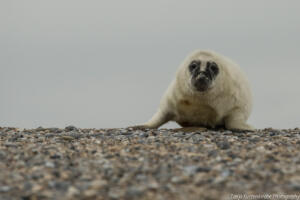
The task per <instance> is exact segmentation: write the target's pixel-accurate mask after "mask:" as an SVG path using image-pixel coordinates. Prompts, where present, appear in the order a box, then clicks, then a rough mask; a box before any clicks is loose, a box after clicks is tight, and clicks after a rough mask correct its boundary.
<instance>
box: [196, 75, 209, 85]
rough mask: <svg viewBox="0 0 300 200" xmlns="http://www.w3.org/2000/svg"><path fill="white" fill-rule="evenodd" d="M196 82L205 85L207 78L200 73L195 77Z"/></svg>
mask: <svg viewBox="0 0 300 200" xmlns="http://www.w3.org/2000/svg"><path fill="white" fill-rule="evenodd" d="M197 80H198V81H199V83H201V84H206V83H207V82H208V78H207V77H206V76H205V75H204V74H203V73H200V74H199V75H198V77H197Z"/></svg>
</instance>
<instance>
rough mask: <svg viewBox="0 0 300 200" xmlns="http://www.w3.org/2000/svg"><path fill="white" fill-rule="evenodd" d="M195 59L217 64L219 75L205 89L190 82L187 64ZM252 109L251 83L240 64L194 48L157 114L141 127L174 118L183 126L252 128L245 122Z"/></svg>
mask: <svg viewBox="0 0 300 200" xmlns="http://www.w3.org/2000/svg"><path fill="white" fill-rule="evenodd" d="M194 59H199V60H201V61H204V62H206V61H214V62H215V63H217V65H218V66H219V74H218V75H217V77H216V79H215V80H214V81H213V83H212V87H211V88H210V89H209V90H208V91H206V92H198V91H196V90H195V89H194V88H193V86H192V84H191V81H190V80H191V75H190V73H189V70H188V66H189V64H190V63H191V61H192V60H194ZM251 110H252V94H251V90H250V86H249V83H248V80H247V78H246V76H245V75H244V73H243V72H242V71H241V69H240V67H239V66H238V65H237V64H235V63H234V62H233V61H231V60H230V59H229V58H226V57H225V56H222V55H220V54H217V53H215V52H213V51H201V50H196V51H194V52H193V53H191V54H190V55H189V56H187V58H186V59H185V60H184V62H183V63H182V64H181V66H180V67H179V69H178V71H177V74H176V78H175V79H174V80H173V81H172V83H171V84H170V86H169V88H168V89H167V91H166V93H165V94H164V96H163V98H162V99H161V103H160V106H159V109H158V111H157V113H156V114H155V115H154V116H153V117H152V118H151V119H150V120H149V121H148V122H147V123H146V124H144V125H143V127H146V128H158V127H159V126H161V125H163V124H164V123H166V122H168V121H176V122H177V123H179V124H181V125H183V126H186V125H190V126H199V127H201V126H205V127H211V128H214V127H216V126H218V125H225V127H226V128H227V129H231V130H252V129H253V128H252V127H251V126H250V125H248V124H247V123H246V121H247V119H248V117H249V115H250V113H251Z"/></svg>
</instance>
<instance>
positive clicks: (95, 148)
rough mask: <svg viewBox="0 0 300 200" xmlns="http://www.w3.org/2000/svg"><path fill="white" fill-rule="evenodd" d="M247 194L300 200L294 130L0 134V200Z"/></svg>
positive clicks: (298, 142) (298, 140) (299, 148)
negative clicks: (288, 196) (278, 195)
mask: <svg viewBox="0 0 300 200" xmlns="http://www.w3.org/2000/svg"><path fill="white" fill-rule="evenodd" d="M246 194H248V195H261V194H270V195H274V194H285V195H287V194H290V195H298V196H294V197H298V198H299V199H300V129H289V130H274V129H264V130H258V131H256V132H253V133H250V132H249V133H234V132H231V131H227V130H220V131H213V130H207V131H201V132H182V131H178V130H168V129H159V130H145V131H142V130H129V129H79V128H76V127H74V126H69V127H66V128H65V129H59V128H42V127H40V128H37V129H30V130H28V129H27V130H26V129H24V130H23V129H17V128H0V199H1V200H6V199H8V200H9V199H23V200H27V199H151V200H153V199H161V200H164V199H172V200H173V199H174V200H176V199H238V197H241V195H246ZM244 197H245V196H244ZM252 197H253V198H252V199H259V198H254V196H252ZM240 199H242V198H240ZM244 199H247V198H244ZM260 199H264V198H260ZM274 199H275V198H274ZM276 199H280V198H279V197H277V198H276ZM294 199H296V198H294Z"/></svg>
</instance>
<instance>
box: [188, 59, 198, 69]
mask: <svg viewBox="0 0 300 200" xmlns="http://www.w3.org/2000/svg"><path fill="white" fill-rule="evenodd" d="M198 66H200V61H198V62H197V61H195V60H194V61H192V62H191V64H190V66H189V69H190V71H194V69H196V68H197V67H198Z"/></svg>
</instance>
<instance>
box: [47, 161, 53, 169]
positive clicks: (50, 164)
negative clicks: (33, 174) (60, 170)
mask: <svg viewBox="0 0 300 200" xmlns="http://www.w3.org/2000/svg"><path fill="white" fill-rule="evenodd" d="M45 166H46V167H49V168H54V167H55V164H54V163H53V162H49V161H47V162H46V163H45Z"/></svg>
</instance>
